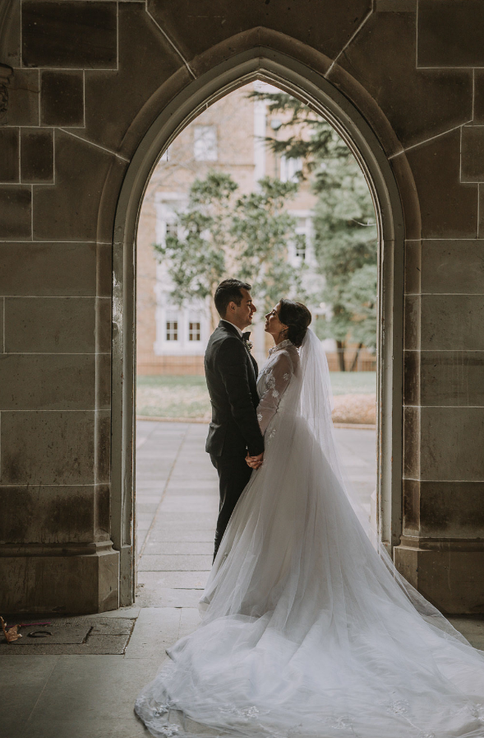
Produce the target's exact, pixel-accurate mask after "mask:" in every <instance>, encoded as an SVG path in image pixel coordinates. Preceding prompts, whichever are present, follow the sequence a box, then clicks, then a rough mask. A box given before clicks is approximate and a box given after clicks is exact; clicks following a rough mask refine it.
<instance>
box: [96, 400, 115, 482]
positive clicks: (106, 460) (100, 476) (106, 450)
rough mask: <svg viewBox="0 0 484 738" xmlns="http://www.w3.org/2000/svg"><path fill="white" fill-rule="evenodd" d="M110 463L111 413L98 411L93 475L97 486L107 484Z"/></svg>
mask: <svg viewBox="0 0 484 738" xmlns="http://www.w3.org/2000/svg"><path fill="white" fill-rule="evenodd" d="M110 461H111V411H110V410H98V412H97V413H96V458H95V470H94V471H95V474H96V482H97V484H109V481H110Z"/></svg>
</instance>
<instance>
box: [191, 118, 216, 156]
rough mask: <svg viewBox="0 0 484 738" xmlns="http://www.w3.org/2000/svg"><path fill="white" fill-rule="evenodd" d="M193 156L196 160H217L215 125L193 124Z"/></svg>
mask: <svg viewBox="0 0 484 738" xmlns="http://www.w3.org/2000/svg"><path fill="white" fill-rule="evenodd" d="M193 135H194V141H193V156H194V157H195V160H196V161H217V131H216V128H215V126H195V127H194V131H193Z"/></svg>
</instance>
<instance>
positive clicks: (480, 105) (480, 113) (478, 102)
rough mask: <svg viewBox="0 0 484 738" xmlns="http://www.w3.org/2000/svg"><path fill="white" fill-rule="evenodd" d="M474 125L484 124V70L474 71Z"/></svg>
mask: <svg viewBox="0 0 484 738" xmlns="http://www.w3.org/2000/svg"><path fill="white" fill-rule="evenodd" d="M474 123H484V69H475V70H474Z"/></svg>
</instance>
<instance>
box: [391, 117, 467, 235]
mask: <svg viewBox="0 0 484 738" xmlns="http://www.w3.org/2000/svg"><path fill="white" fill-rule="evenodd" d="M406 156H407V159H408V162H409V164H410V168H411V169H412V172H413V176H414V179H415V185H416V187H417V193H418V197H419V201H420V215H421V221H422V236H423V237H428V238H475V237H476V223H477V189H476V185H471V184H461V182H460V179H459V176H460V132H459V131H458V130H457V131H450V132H449V133H446V134H445V135H443V136H439V137H438V138H435V139H433V140H432V141H427V142H426V143H424V144H422V145H421V146H417V147H415V148H413V149H411V150H410V151H407V152H406Z"/></svg>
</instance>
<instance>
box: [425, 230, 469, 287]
mask: <svg viewBox="0 0 484 738" xmlns="http://www.w3.org/2000/svg"><path fill="white" fill-rule="evenodd" d="M420 270H421V272H420V273H421V291H422V292H429V293H439V292H445V293H453V292H455V293H459V292H460V293H475V294H483V293H484V241H482V240H479V241H478V240H468V241H423V242H422V245H421V258H420Z"/></svg>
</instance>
